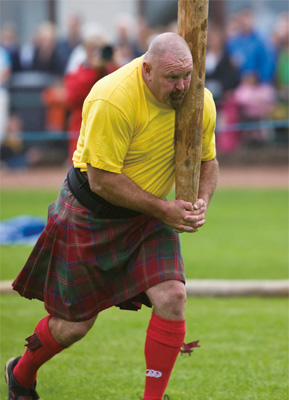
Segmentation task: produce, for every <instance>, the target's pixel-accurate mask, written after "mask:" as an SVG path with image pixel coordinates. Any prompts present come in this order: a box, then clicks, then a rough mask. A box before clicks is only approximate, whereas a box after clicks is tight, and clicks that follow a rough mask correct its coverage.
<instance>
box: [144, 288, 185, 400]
mask: <svg viewBox="0 0 289 400" xmlns="http://www.w3.org/2000/svg"><path fill="white" fill-rule="evenodd" d="M147 295H148V297H149V299H150V300H151V302H152V304H153V314H152V318H151V320H150V323H149V326H148V330H147V338H146V343H145V357H146V365H147V370H146V384H145V393H144V398H143V399H144V400H149V399H154V400H157V399H158V400H161V399H162V398H163V395H164V392H165V389H166V387H167V384H168V381H169V378H170V375H171V372H172V369H173V366H174V364H175V361H176V358H177V356H178V354H179V351H180V348H181V346H182V344H183V342H184V337H185V332H186V327H185V317H184V309H185V302H186V290H185V285H184V284H183V283H182V282H179V281H173V280H172V281H166V282H162V283H160V284H158V285H155V286H153V287H151V288H150V289H149V290H148V291H147Z"/></svg>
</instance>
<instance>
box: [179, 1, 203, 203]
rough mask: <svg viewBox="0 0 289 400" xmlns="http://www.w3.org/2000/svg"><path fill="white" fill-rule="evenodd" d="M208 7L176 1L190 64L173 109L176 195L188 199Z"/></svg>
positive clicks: (194, 174)
mask: <svg viewBox="0 0 289 400" xmlns="http://www.w3.org/2000/svg"><path fill="white" fill-rule="evenodd" d="M208 9H209V5H208V0H179V1H178V34H179V35H180V36H182V37H183V38H184V39H185V40H186V42H187V43H188V45H189V47H190V50H191V53H192V56H193V62H194V67H193V73H192V82H191V86H190V89H189V91H188V93H187V95H186V97H185V100H184V102H183V104H182V105H181V106H180V107H179V108H178V109H177V110H176V125H175V181H176V199H182V200H185V201H190V202H191V203H194V202H195V201H196V200H197V198H198V190H199V179H200V167H201V155H202V132H203V107H204V87H205V62H206V49H207V27H208Z"/></svg>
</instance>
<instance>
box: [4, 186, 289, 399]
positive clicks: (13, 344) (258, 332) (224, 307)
mask: <svg viewBox="0 0 289 400" xmlns="http://www.w3.org/2000/svg"><path fill="white" fill-rule="evenodd" d="M56 195H57V191H49V190H47V191H46V190H44V191H41V192H40V191H21V190H19V191H9V190H2V194H1V219H6V218H9V217H12V216H15V215H19V214H29V215H37V216H43V217H45V216H46V213H47V206H48V204H49V203H51V202H52V201H53V200H54V199H55V197H56ZM181 240H182V248H183V255H184V259H185V264H186V271H187V277H188V278H190V279H192V278H194V279H196V278H202V279H206V278H208V279H212V278H215V279H286V278H288V192H287V191H285V190H276V191H271V190H223V189H219V190H218V191H217V193H216V195H215V197H214V200H213V201H212V204H211V207H210V210H209V212H208V216H207V224H206V225H205V227H204V228H202V229H201V230H200V231H199V232H198V233H197V234H192V235H190V234H185V235H182V236H181ZM0 251H1V253H0V259H1V279H2V280H3V279H13V278H14V277H15V275H16V274H17V273H18V271H19V269H20V268H21V267H22V265H23V263H24V262H25V260H26V258H27V256H28V255H29V252H30V251H31V248H30V247H24V246H17V247H16V246H4V247H1V248H0ZM0 300H1V310H0V311H1V326H0V328H1V338H0V340H1V366H2V367H3V366H4V364H5V362H6V360H7V359H8V358H10V357H12V356H18V355H21V354H22V352H23V351H24V346H23V345H24V338H25V337H27V336H29V335H30V334H31V333H32V330H33V329H34V326H35V324H36V323H37V322H38V320H39V319H40V318H41V317H42V316H44V315H45V311H44V309H43V304H42V303H40V302H38V301H29V300H26V299H23V298H21V297H20V296H17V295H15V296H13V295H1V298H0ZM150 313H151V311H150V310H149V309H147V308H144V309H143V310H142V311H140V312H138V313H135V312H126V311H119V310H118V309H116V308H113V309H110V310H107V311H106V312H104V313H101V314H100V315H99V318H98V320H97V322H96V325H95V326H94V328H93V329H92V330H91V331H90V332H89V334H88V335H87V337H86V338H85V339H84V340H82V341H81V342H79V343H77V344H75V345H74V346H72V347H71V348H70V349H68V350H66V351H65V352H63V353H62V354H61V355H58V356H56V357H55V358H54V359H52V360H51V361H50V362H49V363H47V364H45V366H43V368H42V369H41V370H40V371H39V374H38V391H39V393H40V394H41V399H42V400H59V399H61V400H84V399H96V400H139V399H141V396H142V392H143V384H144V370H145V361H144V355H143V346H144V340H145V331H146V327H147V324H148V320H149V318H150ZM186 318H187V336H186V341H192V340H197V339H200V344H201V348H199V349H196V350H195V351H194V353H193V355H192V357H181V356H180V357H179V358H178V360H177V363H176V366H175V369H174V371H173V374H172V377H171V380H170V383H169V386H168V388H167V390H166V393H167V394H168V395H169V400H288V399H289V395H288V382H287V380H288V300H287V299H274V298H254V297H250V298H230V299H225V298H189V299H188V302H187V310H186ZM0 387H1V390H0V398H1V399H2V398H3V399H4V398H6V397H7V391H6V388H5V385H4V380H2V381H1V382H0Z"/></svg>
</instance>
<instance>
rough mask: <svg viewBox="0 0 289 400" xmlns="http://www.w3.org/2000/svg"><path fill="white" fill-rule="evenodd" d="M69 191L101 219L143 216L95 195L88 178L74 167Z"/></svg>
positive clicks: (70, 176)
mask: <svg viewBox="0 0 289 400" xmlns="http://www.w3.org/2000/svg"><path fill="white" fill-rule="evenodd" d="M67 182H68V186H69V189H70V190H71V192H72V193H73V194H74V196H75V197H76V198H77V200H78V201H79V202H80V203H81V204H82V205H83V206H84V207H86V208H88V209H89V210H90V211H92V212H93V213H95V214H96V215H97V217H99V218H108V219H110V218H112V219H116V218H131V217H136V216H137V215H141V213H139V212H137V211H134V210H130V209H129V208H125V207H119V206H115V205H114V204H112V203H110V202H108V201H107V200H105V199H104V198H103V197H101V196H99V195H97V194H96V193H94V192H93V191H92V190H91V189H90V186H89V182H88V179H87V177H86V176H85V175H84V173H82V172H81V171H80V169H79V168H74V166H73V165H72V166H71V168H70V170H69V171H68V174H67Z"/></svg>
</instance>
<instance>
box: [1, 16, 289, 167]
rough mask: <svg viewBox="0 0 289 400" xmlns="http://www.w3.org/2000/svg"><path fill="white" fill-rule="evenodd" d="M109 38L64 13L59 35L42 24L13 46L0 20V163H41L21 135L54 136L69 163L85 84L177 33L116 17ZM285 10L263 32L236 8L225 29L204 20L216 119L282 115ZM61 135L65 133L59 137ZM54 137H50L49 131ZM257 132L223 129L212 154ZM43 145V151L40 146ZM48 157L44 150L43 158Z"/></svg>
mask: <svg viewBox="0 0 289 400" xmlns="http://www.w3.org/2000/svg"><path fill="white" fill-rule="evenodd" d="M114 27H115V38H114V39H109V37H108V35H107V33H106V31H105V30H104V29H103V28H102V26H101V25H99V24H97V23H95V24H86V23H85V21H82V20H81V19H80V18H79V17H78V16H70V17H69V19H68V21H67V30H66V31H67V33H66V36H65V37H60V35H59V34H58V32H57V27H56V26H55V25H54V24H53V23H51V22H43V23H42V24H41V25H40V26H38V27H37V29H36V31H35V33H34V35H33V37H32V38H31V40H30V41H29V43H26V44H24V45H22V46H21V45H20V41H19V38H18V34H17V29H16V28H15V26H13V25H12V24H10V23H7V24H4V25H3V26H2V29H1V32H0V143H1V150H0V152H1V154H0V155H1V161H2V163H5V165H7V166H9V167H19V166H21V167H23V166H29V165H33V164H35V163H39V162H45V161H48V159H47V157H48V155H47V154H48V153H47V149H48V148H49V146H47V145H46V146H41V142H38V141H36V142H35V143H34V142H33V141H31V140H30V141H29V140H28V141H23V140H22V139H21V138H22V135H21V133H22V132H26V133H27V132H28V133H29V132H38V134H39V135H41V134H43V133H45V132H46V134H51V135H52V134H54V136H53V138H54V140H51V141H50V144H49V145H50V146H52V149H53V154H54V155H57V151H59V154H60V157H61V159H63V162H71V156H72V153H73V151H74V149H75V146H76V141H77V136H78V133H79V129H80V125H81V109H82V104H83V101H84V99H85V97H86V96H87V94H88V92H89V91H90V89H91V87H92V86H93V84H94V83H95V82H96V81H97V80H99V79H101V78H102V77H104V76H105V75H107V74H109V73H111V72H113V71H114V70H116V69H117V68H119V67H121V66H122V65H124V64H126V63H127V62H129V61H130V60H132V59H133V58H135V57H139V56H141V55H142V54H143V53H144V52H145V51H146V50H147V48H148V45H149V43H150V41H151V39H152V38H153V37H154V35H156V34H158V33H161V32H163V31H174V32H176V31H177V24H176V22H173V23H171V24H170V25H169V26H165V27H159V28H154V29H152V28H151V27H150V26H149V24H148V23H147V21H146V20H145V19H144V18H137V19H135V18H132V17H131V16H129V15H119V16H118V17H117V18H116V19H115V21H114ZM288 71H289V15H288V14H287V13H282V14H280V15H279V17H278V19H277V21H276V23H275V26H274V27H273V29H272V31H270V32H268V35H267V37H264V35H262V34H261V33H260V32H258V31H257V30H256V29H255V23H254V14H253V13H252V11H251V10H242V11H240V12H239V13H237V14H235V15H230V16H229V18H228V21H227V24H226V25H225V26H220V25H217V24H215V23H214V22H211V23H209V30H208V45H207V56H206V87H207V88H208V89H209V90H211V91H212V93H213V95H214V98H215V101H216V105H217V111H218V124H221V125H222V126H224V125H227V124H238V123H244V122H245V123H246V122H250V121H260V120H268V121H270V120H272V119H279V120H282V119H287V118H288V87H289V76H288V75H289V72H288ZM63 132H66V134H67V137H66V139H65V140H63V141H61V140H58V138H57V134H59V137H60V135H61V138H63ZM55 135H56V136H55ZM265 139H266V138H264V132H262V131H260V130H256V131H253V132H252V131H250V132H249V133H248V135H247V136H246V135H244V133H241V132H240V131H237V130H236V129H235V130H230V129H224V130H223V131H220V132H218V134H217V146H218V151H220V152H223V153H226V152H232V151H234V150H236V149H238V148H239V147H240V146H241V145H242V142H243V141H244V140H247V141H251V142H257V143H258V142H262V141H263V140H265ZM44 150H45V151H44ZM49 157H50V159H51V154H50V155H49Z"/></svg>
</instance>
